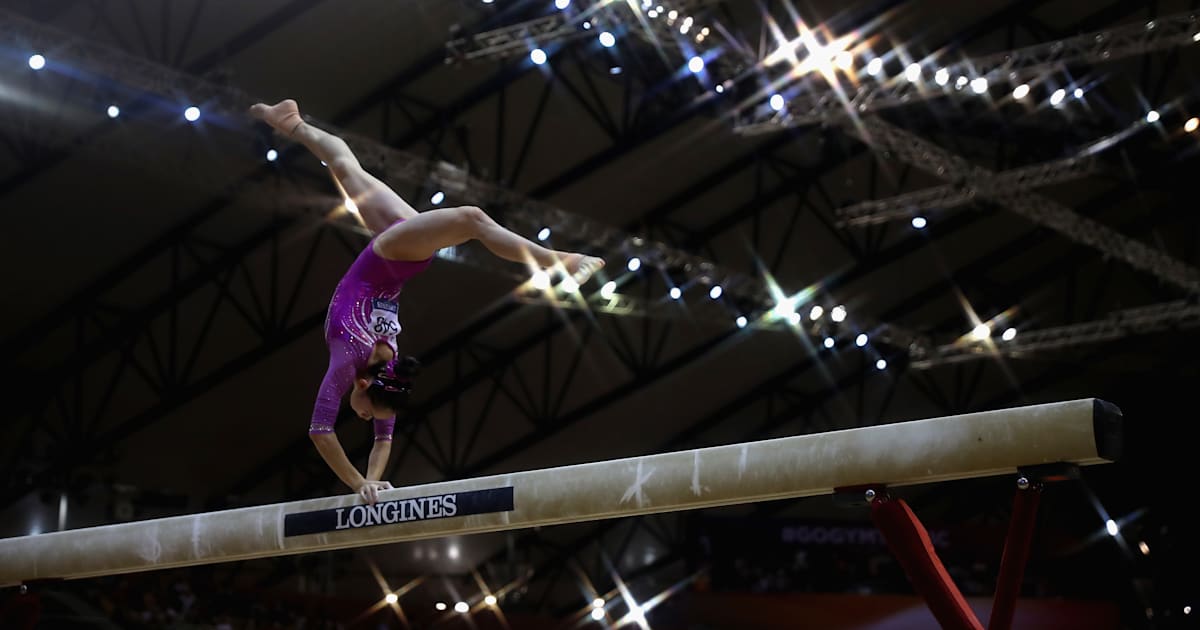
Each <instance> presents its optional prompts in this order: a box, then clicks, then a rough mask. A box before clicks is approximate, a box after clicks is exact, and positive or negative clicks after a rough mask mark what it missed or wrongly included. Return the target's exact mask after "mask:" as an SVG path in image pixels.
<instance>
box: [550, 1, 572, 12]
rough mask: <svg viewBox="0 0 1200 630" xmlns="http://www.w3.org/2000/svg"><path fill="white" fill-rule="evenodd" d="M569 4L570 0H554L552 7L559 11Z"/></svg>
mask: <svg viewBox="0 0 1200 630" xmlns="http://www.w3.org/2000/svg"><path fill="white" fill-rule="evenodd" d="M569 6H571V0H554V8H556V9H558V10H559V11H562V10H563V9H565V8H567V7H569Z"/></svg>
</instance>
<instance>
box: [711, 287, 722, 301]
mask: <svg viewBox="0 0 1200 630" xmlns="http://www.w3.org/2000/svg"><path fill="white" fill-rule="evenodd" d="M724 292H725V290H724V289H722V288H721V285H719V284H714V285H713V288H711V289H709V290H708V297H710V298H712V299H714V300H715V299H717V298H719V297H721V294H722V293H724Z"/></svg>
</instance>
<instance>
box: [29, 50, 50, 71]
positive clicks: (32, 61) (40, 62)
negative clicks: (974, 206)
mask: <svg viewBox="0 0 1200 630" xmlns="http://www.w3.org/2000/svg"><path fill="white" fill-rule="evenodd" d="M29 67H30V68H33V69H34V70H41V69H42V68H45V67H46V58H45V57H43V56H41V55H39V54H37V53H34V54H32V55H30V56H29Z"/></svg>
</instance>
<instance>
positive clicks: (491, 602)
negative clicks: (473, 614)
mask: <svg viewBox="0 0 1200 630" xmlns="http://www.w3.org/2000/svg"><path fill="white" fill-rule="evenodd" d="M483 603H485V604H487V605H488V606H495V605H496V596H495V595H488V596H487V597H484V598H483Z"/></svg>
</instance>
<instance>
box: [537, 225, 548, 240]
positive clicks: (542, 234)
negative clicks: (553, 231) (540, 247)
mask: <svg viewBox="0 0 1200 630" xmlns="http://www.w3.org/2000/svg"><path fill="white" fill-rule="evenodd" d="M548 238H550V228H548V227H544V228H542V229H540V230H538V233H537V239H538V240H539V241H544V240H546V239H548Z"/></svg>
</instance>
